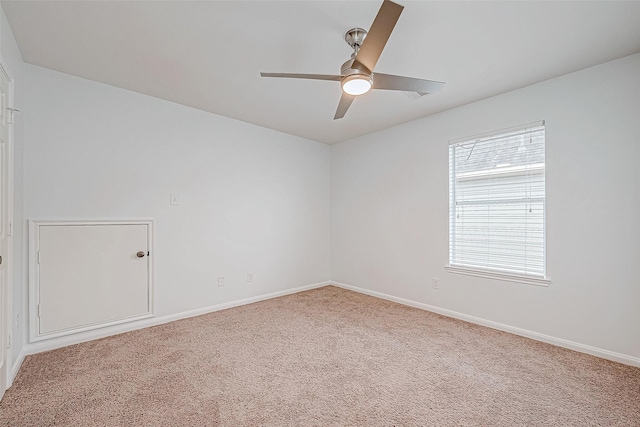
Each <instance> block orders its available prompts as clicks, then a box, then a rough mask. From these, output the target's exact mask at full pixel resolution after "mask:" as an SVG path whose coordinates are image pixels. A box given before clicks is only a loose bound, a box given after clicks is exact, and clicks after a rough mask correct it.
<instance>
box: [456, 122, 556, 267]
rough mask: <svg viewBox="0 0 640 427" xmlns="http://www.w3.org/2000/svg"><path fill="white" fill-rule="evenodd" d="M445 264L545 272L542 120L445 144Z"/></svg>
mask: <svg viewBox="0 0 640 427" xmlns="http://www.w3.org/2000/svg"><path fill="white" fill-rule="evenodd" d="M449 213H450V218H449V264H450V265H451V266H459V267H467V268H474V269H483V270H490V271H497V272H500V273H507V274H515V275H525V276H535V277H545V128H544V122H541V123H537V124H534V125H528V126H526V127H521V128H518V129H511V130H507V131H502V132H500V133H497V134H492V135H488V136H482V137H474V138H469V139H466V140H462V141H457V142H452V143H450V145H449Z"/></svg>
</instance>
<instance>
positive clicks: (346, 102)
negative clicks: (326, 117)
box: [333, 92, 356, 120]
mask: <svg viewBox="0 0 640 427" xmlns="http://www.w3.org/2000/svg"><path fill="white" fill-rule="evenodd" d="M354 99H356V97H355V96H354V95H349V94H346V93H344V92H342V96H341V97H340V103H339V104H338V109H337V110H336V115H335V116H333V120H336V119H341V118H343V117H344V115H345V114H347V110H348V109H349V107H350V106H351V103H352V102H353V100H354Z"/></svg>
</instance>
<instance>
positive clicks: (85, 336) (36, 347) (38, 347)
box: [13, 281, 331, 377]
mask: <svg viewBox="0 0 640 427" xmlns="http://www.w3.org/2000/svg"><path fill="white" fill-rule="evenodd" d="M330 284H331V282H328V281H327V282H320V283H314V284H312V285H306V286H300V287H297V288H292V289H286V290H284V291H278V292H271V293H268V294H262V295H257V296H254V297H249V298H244V299H240V300H235V301H229V302H225V303H222V304H216V305H212V306H209V307H202V308H197V309H195V310H189V311H185V312H181V313H175V314H170V315H167V316H162V317H152V318H149V319H143V320H139V321H135V322H131V323H123V324H119V325H115V326H109V327H105V328H101V329H93V330H91V331H86V332H81V333H78V334H73V335H66V336H62V337H58V338H51V339H49V340H46V341H38V342H35V343H30V344H26V345H25V346H24V347H23V349H22V351H21V353H20V355H21V358H19V360H18V361H16V364H14V367H13V368H14V372H13V375H14V377H15V375H16V374H17V373H18V369H19V368H20V364H22V360H23V359H24V357H25V356H28V355H31V354H36V353H42V352H43V351H49V350H55V349H56V348H61V347H66V346H68V345H73V344H79V343H83V342H87V341H93V340H96V339H100V338H105V337H108V336H112V335H117V334H121V333H123V332H130V331H135V330H138V329H143V328H148V327H150V326H156V325H162V324H163V323H169V322H173V321H176V320H180V319H187V318H189V317H195V316H200V315H203V314H207V313H213V312H214V311H220V310H225V309H227V308H233V307H238V306H241V305H246V304H251V303H254V302H259V301H264V300H268V299H271V298H277V297H281V296H284V295H290V294H295V293H298V292H302V291H307V290H310V289H315V288H321V287H323V286H327V285H330ZM18 362H19V363H18Z"/></svg>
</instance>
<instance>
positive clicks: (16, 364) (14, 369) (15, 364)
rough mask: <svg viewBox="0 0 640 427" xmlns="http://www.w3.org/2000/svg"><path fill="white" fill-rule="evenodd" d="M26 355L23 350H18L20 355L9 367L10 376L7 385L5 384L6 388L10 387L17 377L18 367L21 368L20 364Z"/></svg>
mask: <svg viewBox="0 0 640 427" xmlns="http://www.w3.org/2000/svg"><path fill="white" fill-rule="evenodd" d="M26 355H27V354H26V353H25V351H24V348H23V349H22V350H20V353H18V358H17V359H16V361H15V362H13V366H12V367H11V376H10V377H9V384H7V388H8V387H11V385H12V384H13V380H15V379H16V375H18V371H19V370H20V366H22V362H24V358H25V356H26Z"/></svg>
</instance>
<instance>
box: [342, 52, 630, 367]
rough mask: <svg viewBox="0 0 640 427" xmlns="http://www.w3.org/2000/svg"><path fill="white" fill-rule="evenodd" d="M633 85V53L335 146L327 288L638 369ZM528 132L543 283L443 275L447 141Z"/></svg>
mask: <svg viewBox="0 0 640 427" xmlns="http://www.w3.org/2000/svg"><path fill="white" fill-rule="evenodd" d="M638 76H640V54H637V55H633V56H629V57H626V58H623V59H620V60H617V61H613V62H609V63H605V64H602V65H598V66H595V67H592V68H589V69H586V70H582V71H579V72H576V73H573V74H569V75H566V76H563V77H559V78H556V79H553V80H549V81H546V82H542V83H539V84H536V85H533V86H529V87H526V88H523V89H520V90H516V91H513V92H509V93H506V94H503V95H499V96H496V97H494V98H490V99H487V100H483V101H479V102H476V103H473V104H469V105H466V106H463V107H460V108H456V109H453V110H449V111H446V112H443V113H440V114H437V115H434V116H430V117H426V118H424V119H421V120H417V121H414V122H410V123H407V124H404V125H401V126H397V127H395V128H391V129H387V130H385V131H381V132H377V133H375V134H371V135H367V136H363V137H360V138H356V139H353V140H350V141H347V142H344V143H341V144H338V145H335V146H333V147H332V160H331V162H332V163H331V167H332V184H331V203H332V279H333V280H334V281H337V282H341V283H344V284H347V285H351V286H357V287H361V288H364V289H366V290H368V291H373V292H380V293H383V294H387V295H390V296H394V297H399V298H405V299H408V300H411V301H414V302H418V303H422V304H428V305H431V306H434V307H437V308H441V309H445V310H451V311H453V312H456V313H459V314H462V315H465V316H474V317H476V318H480V319H484V320H487V321H491V322H498V323H501V324H503V325H507V326H510V327H514V328H521V329H524V330H527V331H531V332H534V333H536V334H544V335H548V336H551V337H554V338H558V339H562V340H568V341H571V342H573V343H577V344H580V345H582V346H591V347H595V348H596V349H600V350H604V351H605V352H613V353H617V354H618V355H622V356H624V357H628V358H631V359H633V360H631V361H632V362H634V363H640V359H639V358H640V333H638V330H639V329H638V328H639V325H640V167H639V166H638V161H639V160H640V79H639V78H638ZM445 90H446V88H445ZM418 102H429V101H428V98H426V99H424V100H420V101H418ZM537 120H546V179H547V184H546V195H547V273H548V276H549V277H550V279H551V281H552V283H551V285H550V286H549V287H538V286H532V285H524V284H517V283H511V282H503V281H494V280H489V279H482V278H476V277H469V276H462V275H456V274H451V273H447V272H446V271H445V270H444V267H443V266H444V265H445V264H447V259H448V258H447V257H448V151H447V150H448V141H449V140H451V139H456V138H460V137H465V136H470V135H475V134H479V133H483V132H488V131H493V130H498V129H503V128H507V127H510V126H515V125H520V124H526V123H530V122H533V121H537ZM433 277H438V278H440V288H441V289H440V290H435V289H433V288H432V285H431V282H432V278H433ZM585 348H586V347H585ZM624 357H623V359H624ZM618 359H620V358H618Z"/></svg>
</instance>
